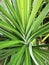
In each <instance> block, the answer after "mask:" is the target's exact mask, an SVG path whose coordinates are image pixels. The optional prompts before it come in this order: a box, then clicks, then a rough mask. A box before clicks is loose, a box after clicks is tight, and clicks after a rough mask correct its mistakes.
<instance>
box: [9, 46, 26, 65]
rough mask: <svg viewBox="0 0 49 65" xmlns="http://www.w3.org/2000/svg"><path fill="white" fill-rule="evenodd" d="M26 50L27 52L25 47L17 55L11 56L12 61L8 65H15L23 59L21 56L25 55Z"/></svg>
mask: <svg viewBox="0 0 49 65" xmlns="http://www.w3.org/2000/svg"><path fill="white" fill-rule="evenodd" d="M24 50H25V46H23V47H22V48H20V49H19V51H18V52H17V53H16V54H14V55H12V56H11V60H10V62H9V63H8V65H11V64H12V65H15V64H16V63H17V62H18V59H19V58H21V56H22V55H23V53H24ZM13 60H14V62H13ZM19 61H20V60H19ZM16 65H17V64H16Z"/></svg>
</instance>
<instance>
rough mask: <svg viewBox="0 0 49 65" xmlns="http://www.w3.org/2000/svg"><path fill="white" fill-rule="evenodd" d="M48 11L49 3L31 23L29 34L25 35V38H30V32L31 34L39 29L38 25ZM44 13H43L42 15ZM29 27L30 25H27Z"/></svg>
mask: <svg viewBox="0 0 49 65" xmlns="http://www.w3.org/2000/svg"><path fill="white" fill-rule="evenodd" d="M48 11H49V3H48V4H47V5H46V7H45V8H44V9H43V10H42V12H41V13H40V14H39V16H38V17H37V19H36V20H35V21H34V22H33V24H32V26H31V28H30V30H29V32H28V33H27V38H26V39H28V37H29V36H30V34H31V32H32V31H33V32H32V34H33V33H34V32H35V31H36V30H37V29H38V28H39V25H40V24H41V22H43V19H44V18H45V16H46V14H47V13H48ZM43 12H44V13H43ZM29 25H30V24H29Z"/></svg>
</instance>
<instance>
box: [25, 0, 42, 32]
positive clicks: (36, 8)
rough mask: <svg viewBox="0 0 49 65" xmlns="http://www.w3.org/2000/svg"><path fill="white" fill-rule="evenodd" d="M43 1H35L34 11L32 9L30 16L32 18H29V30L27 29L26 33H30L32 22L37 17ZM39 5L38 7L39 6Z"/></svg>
mask: <svg viewBox="0 0 49 65" xmlns="http://www.w3.org/2000/svg"><path fill="white" fill-rule="evenodd" d="M42 1H43V0H34V2H33V9H32V12H31V15H30V18H29V21H28V24H27V28H26V33H27V32H28V30H29V28H30V26H31V24H32V21H33V19H34V18H35V16H36V13H37V11H38V9H39V7H40V5H41V3H42ZM37 4H38V5H37Z"/></svg>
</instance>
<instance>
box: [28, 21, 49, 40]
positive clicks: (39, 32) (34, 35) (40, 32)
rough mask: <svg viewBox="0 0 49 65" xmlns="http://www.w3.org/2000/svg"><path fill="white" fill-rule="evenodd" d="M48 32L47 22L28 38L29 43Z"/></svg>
mask: <svg viewBox="0 0 49 65" xmlns="http://www.w3.org/2000/svg"><path fill="white" fill-rule="evenodd" d="M47 32H49V22H48V23H46V24H44V25H43V26H41V27H40V28H39V29H38V30H37V31H36V32H34V34H33V35H32V36H31V37H30V38H29V41H32V40H33V39H34V38H36V37H38V36H41V35H43V34H45V33H47Z"/></svg>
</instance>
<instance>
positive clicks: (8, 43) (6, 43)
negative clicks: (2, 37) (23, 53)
mask: <svg viewBox="0 0 49 65" xmlns="http://www.w3.org/2000/svg"><path fill="white" fill-rule="evenodd" d="M18 43H23V41H20V40H12V41H2V42H0V49H3V48H6V47H10V46H12V45H17V44H18Z"/></svg>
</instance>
